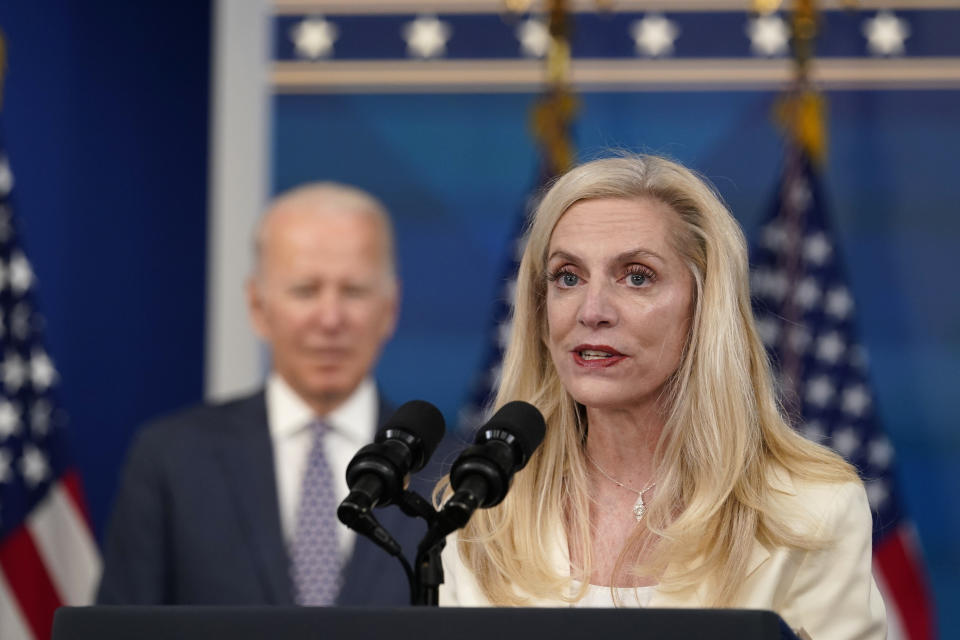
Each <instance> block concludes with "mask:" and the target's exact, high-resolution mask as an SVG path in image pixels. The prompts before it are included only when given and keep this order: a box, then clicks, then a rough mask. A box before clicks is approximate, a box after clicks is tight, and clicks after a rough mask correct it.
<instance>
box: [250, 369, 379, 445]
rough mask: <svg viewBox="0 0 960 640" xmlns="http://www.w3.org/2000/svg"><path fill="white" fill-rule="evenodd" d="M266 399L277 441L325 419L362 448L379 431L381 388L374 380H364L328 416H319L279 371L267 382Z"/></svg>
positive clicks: (334, 429) (270, 422)
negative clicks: (314, 421)
mask: <svg viewBox="0 0 960 640" xmlns="http://www.w3.org/2000/svg"><path fill="white" fill-rule="evenodd" d="M266 400H267V422H268V424H269V426H270V436H271V438H273V439H275V440H276V439H278V438H284V437H287V436H291V435H294V434H296V433H299V432H300V431H301V430H303V429H305V428H307V425H309V424H310V422H311V421H312V420H314V419H315V418H317V417H322V418H324V420H325V421H326V422H327V424H328V425H329V427H330V429H331V430H333V431H335V432H337V433H338V434H340V435H343V436H345V437H347V438H349V439H350V440H354V441H356V443H357V444H358V445H360V446H362V445H364V444H366V443H368V442H369V441H370V440H371V439H372V438H373V433H374V431H375V430H376V423H377V410H378V407H377V404H378V403H377V388H376V385H375V384H374V383H373V380H372V379H371V378H364V379H363V380H362V381H361V382H360V384H359V385H358V386H357V388H356V389H354V391H353V393H351V394H350V396H349V397H347V399H346V400H345V401H344V402H343V403H341V404H340V406H338V407H337V408H336V409H334V410H333V411H331V412H330V413H328V414H327V415H325V416H316V415H315V414H314V412H313V409H311V408H310V406H309V405H308V404H307V403H306V402H305V401H304V400H303V398H301V397H300V396H299V395H297V392H296V391H294V390H293V388H292V387H290V385H289V384H287V381H286V380H284V379H283V377H282V376H280V374H278V373H277V372H275V371H273V372H271V373H270V376H269V378H268V379H267V388H266Z"/></svg>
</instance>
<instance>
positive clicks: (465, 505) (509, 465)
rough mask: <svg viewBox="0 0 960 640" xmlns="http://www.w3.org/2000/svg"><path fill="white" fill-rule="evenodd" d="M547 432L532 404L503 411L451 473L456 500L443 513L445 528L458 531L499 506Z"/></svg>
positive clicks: (517, 403)
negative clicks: (475, 515)
mask: <svg viewBox="0 0 960 640" xmlns="http://www.w3.org/2000/svg"><path fill="white" fill-rule="evenodd" d="M546 430H547V427H546V424H545V423H544V420H543V415H542V414H541V413H540V411H539V410H538V409H537V408H536V407H534V406H533V405H532V404H530V403H528V402H523V401H520V400H516V401H514V402H508V403H507V404H505V405H503V406H502V407H500V410H499V411H497V412H496V413H495V414H494V415H493V417H492V418H490V420H489V421H488V422H487V423H486V424H485V425H483V426H482V427H480V429H479V431H477V437H476V439H475V440H474V443H475V444H473V445H472V446H470V447H467V448H466V449H464V450H463V452H462V453H461V454H460V455H459V456H458V457H457V459H456V461H455V462H454V463H453V467H451V469H450V486H451V488H452V489H453V496H451V498H450V499H449V500H448V501H447V503H446V504H445V505H444V506H443V510H442V511H441V512H440V518H441V520H443V521H444V525H445V526H444V527H443V528H444V529H449V530H450V531H452V530H454V529H459V528H461V527H463V526H464V525H465V524H467V521H468V520H469V519H470V516H471V515H473V512H474V511H476V510H477V509H485V508H487V507H492V506H494V505H497V504H500V502H501V501H502V500H503V498H504V497H505V496H506V495H507V491H508V490H509V489H510V482H511V480H512V479H513V474H514V473H516V472H517V471H519V470H520V469H523V467H524V466H526V464H527V462H528V461H529V460H530V456H531V455H533V452H534V451H535V450H536V448H537V447H539V446H540V443H541V442H543V436H544V434H545V433H546Z"/></svg>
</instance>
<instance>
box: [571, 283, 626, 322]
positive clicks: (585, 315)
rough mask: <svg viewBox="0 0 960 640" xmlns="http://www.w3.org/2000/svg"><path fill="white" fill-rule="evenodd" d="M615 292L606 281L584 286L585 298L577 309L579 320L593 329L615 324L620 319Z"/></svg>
mask: <svg viewBox="0 0 960 640" xmlns="http://www.w3.org/2000/svg"><path fill="white" fill-rule="evenodd" d="M613 296H614V292H613V291H611V290H610V285H609V284H608V283H605V282H590V283H588V284H587V285H585V286H584V294H583V300H582V302H581V304H580V308H579V309H578V311H577V322H579V323H580V324H582V325H584V326H585V327H589V328H591V329H598V328H601V327H612V326H615V325H616V324H617V322H618V320H619V313H618V311H617V306H616V302H615V300H614V299H613Z"/></svg>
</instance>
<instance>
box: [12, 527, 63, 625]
mask: <svg viewBox="0 0 960 640" xmlns="http://www.w3.org/2000/svg"><path fill="white" fill-rule="evenodd" d="M0 568H2V569H3V572H4V574H6V576H7V582H8V583H9V585H10V589H11V590H12V591H13V595H14V597H15V598H16V599H17V602H18V603H19V604H20V610H21V611H22V612H23V617H24V618H25V619H26V621H27V624H28V625H29V626H30V629H31V630H32V631H33V636H34V638H38V639H41V640H45V639H46V638H49V637H50V631H51V630H52V628H53V612H54V611H55V610H56V609H57V607H59V606H60V605H61V604H62V603H61V601H60V595H59V594H58V593H57V589H56V587H54V586H53V582H52V581H51V580H50V575H49V574H48V573H47V567H46V565H45V564H44V563H43V559H42V558H41V557H40V553H39V551H38V550H37V546H36V545H35V544H34V542H33V538H32V537H31V536H30V532H29V531H28V530H27V528H26V527H23V526H21V527H18V528H17V529H16V530H15V531H14V532H13V533H11V534H10V535H9V536H7V538H6V539H5V540H4V541H3V542H2V543H0Z"/></svg>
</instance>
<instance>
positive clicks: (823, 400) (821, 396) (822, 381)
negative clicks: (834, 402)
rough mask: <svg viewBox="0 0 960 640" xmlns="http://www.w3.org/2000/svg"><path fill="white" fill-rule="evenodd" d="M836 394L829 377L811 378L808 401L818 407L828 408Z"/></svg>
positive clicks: (808, 385)
mask: <svg viewBox="0 0 960 640" xmlns="http://www.w3.org/2000/svg"><path fill="white" fill-rule="evenodd" d="M835 392H836V389H834V387H833V383H832V382H831V381H830V378H829V377H827V376H822V375H821V376H817V377H815V378H811V379H810V381H809V382H808V383H807V401H808V402H809V403H810V404H814V405H817V406H818V407H825V406H827V403H828V402H830V400H831V399H832V398H833V394H834V393H835Z"/></svg>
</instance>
